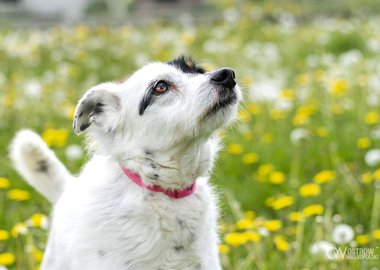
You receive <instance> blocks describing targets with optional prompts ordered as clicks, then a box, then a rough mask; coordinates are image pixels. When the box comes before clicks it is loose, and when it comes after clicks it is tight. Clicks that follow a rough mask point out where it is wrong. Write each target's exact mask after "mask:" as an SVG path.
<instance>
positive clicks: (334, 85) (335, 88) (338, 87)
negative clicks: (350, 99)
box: [330, 79, 347, 97]
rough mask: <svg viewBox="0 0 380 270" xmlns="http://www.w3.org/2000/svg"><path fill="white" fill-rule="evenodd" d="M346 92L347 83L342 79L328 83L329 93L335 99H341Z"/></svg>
mask: <svg viewBox="0 0 380 270" xmlns="http://www.w3.org/2000/svg"><path fill="white" fill-rule="evenodd" d="M346 90H347V81H346V80H344V79H337V80H335V81H333V82H331V83H330V92H331V94H332V95H333V96H335V97H341V96H343V95H344V94H345V92H346Z"/></svg>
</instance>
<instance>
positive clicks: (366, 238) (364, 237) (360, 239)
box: [356, 234, 369, 245]
mask: <svg viewBox="0 0 380 270" xmlns="http://www.w3.org/2000/svg"><path fill="white" fill-rule="evenodd" d="M356 242H358V243H359V244H360V245H366V244H368V242H369V235H368V234H363V235H358V236H356Z"/></svg>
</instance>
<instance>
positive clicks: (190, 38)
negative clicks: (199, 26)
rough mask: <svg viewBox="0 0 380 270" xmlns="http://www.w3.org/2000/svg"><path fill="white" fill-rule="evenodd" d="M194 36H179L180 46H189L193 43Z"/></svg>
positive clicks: (188, 34) (185, 34)
mask: <svg viewBox="0 0 380 270" xmlns="http://www.w3.org/2000/svg"><path fill="white" fill-rule="evenodd" d="M194 40H195V38H194V35H192V34H190V33H184V34H183V35H182V36H181V42H182V44H184V45H187V46H189V45H191V44H193V43H194Z"/></svg>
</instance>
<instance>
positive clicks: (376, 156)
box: [364, 149, 380, 167]
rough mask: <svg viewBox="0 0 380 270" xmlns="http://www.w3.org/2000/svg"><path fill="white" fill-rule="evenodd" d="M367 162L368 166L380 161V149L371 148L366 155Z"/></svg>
mask: <svg viewBox="0 0 380 270" xmlns="http://www.w3.org/2000/svg"><path fill="white" fill-rule="evenodd" d="M364 160H365V163H367V165H368V166H370V167H373V166H375V165H377V164H378V163H380V149H371V150H369V151H368V152H367V153H366V154H365V157H364Z"/></svg>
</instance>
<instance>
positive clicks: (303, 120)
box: [292, 113, 310, 127]
mask: <svg viewBox="0 0 380 270" xmlns="http://www.w3.org/2000/svg"><path fill="white" fill-rule="evenodd" d="M292 122H293V125H294V126H296V127H298V126H300V125H304V124H308V123H309V122H310V119H309V116H308V115H305V114H300V113H298V114H296V115H295V116H294V117H293V121H292Z"/></svg>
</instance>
